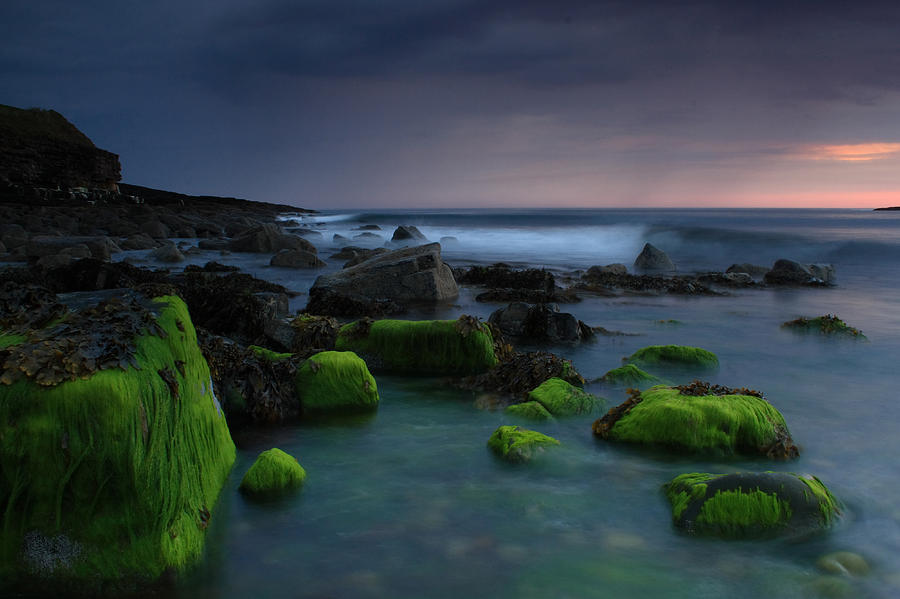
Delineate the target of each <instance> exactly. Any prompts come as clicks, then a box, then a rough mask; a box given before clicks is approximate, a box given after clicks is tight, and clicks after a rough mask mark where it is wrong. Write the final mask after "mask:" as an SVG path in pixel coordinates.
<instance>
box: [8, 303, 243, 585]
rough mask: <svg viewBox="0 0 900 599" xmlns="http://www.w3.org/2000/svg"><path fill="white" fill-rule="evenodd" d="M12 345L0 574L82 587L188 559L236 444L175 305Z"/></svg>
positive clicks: (84, 317) (60, 325) (102, 312)
mask: <svg viewBox="0 0 900 599" xmlns="http://www.w3.org/2000/svg"><path fill="white" fill-rule="evenodd" d="M21 337H22V339H21V340H20V341H19V342H18V343H14V344H9V345H7V346H5V347H4V348H3V349H2V351H0V354H2V355H0V363H3V365H4V366H3V368H4V371H3V375H2V377H0V514H2V518H3V523H2V526H3V534H2V536H0V576H2V577H3V579H4V580H5V581H6V582H9V581H11V580H15V579H18V578H22V577H32V576H37V577H40V578H46V579H50V580H58V581H60V582H61V583H63V584H65V585H66V588H68V589H70V590H71V589H79V590H80V591H85V590H87V589H90V588H95V587H98V586H100V585H103V586H104V587H105V588H110V586H109V585H112V587H113V588H114V587H115V585H116V584H119V583H121V584H127V581H131V580H146V579H155V578H158V577H159V576H160V575H161V574H162V573H163V572H164V571H166V570H175V571H177V570H181V569H184V568H185V567H187V566H189V565H190V564H192V563H193V562H195V561H196V560H197V559H198V558H199V557H200V556H201V553H202V548H203V542H204V536H205V529H206V527H207V525H208V523H209V520H210V517H211V510H212V509H213V507H214V506H215V503H216V499H217V497H218V495H219V491H220V489H221V487H222V484H223V483H224V481H225V478H226V476H227V475H228V472H229V470H230V468H231V465H232V463H233V461H234V458H235V448H234V444H233V443H232V440H231V436H230V435H229V432H228V427H227V425H226V422H225V417H224V415H223V413H222V411H221V409H220V406H219V403H218V400H217V399H216V397H215V395H214V393H213V389H212V381H211V379H210V372H209V368H208V366H207V363H206V361H205V360H204V358H203V355H202V354H201V352H200V349H199V347H198V345H197V337H196V332H195V330H194V326H193V324H192V323H191V319H190V316H189V315H188V311H187V307H186V306H185V304H184V302H183V301H182V300H181V299H179V298H178V297H174V296H167V297H160V298H156V299H154V300H153V301H149V300H143V299H134V298H132V299H131V300H130V303H129V302H124V301H122V300H121V299H116V300H109V301H107V302H103V303H101V304H99V305H98V306H96V307H93V308H90V309H85V310H83V311H81V312H77V313H70V314H67V315H65V316H63V318H62V319H61V320H60V321H56V322H55V323H53V324H51V325H48V326H47V327H45V328H44V329H39V330H34V329H32V330H28V331H27V332H23V333H22V334H21ZM7 339H8V337H7Z"/></svg>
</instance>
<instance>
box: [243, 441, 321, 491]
mask: <svg viewBox="0 0 900 599" xmlns="http://www.w3.org/2000/svg"><path fill="white" fill-rule="evenodd" d="M304 480H306V470H304V469H303V466H301V465H300V464H299V463H298V462H297V460H296V458H294V457H292V456H290V455H289V454H287V453H285V452H283V451H281V450H280V449H278V448H277V447H273V448H272V449H268V450H266V451H264V452H262V453H261V454H259V456H258V457H257V458H256V461H255V462H253V465H252V466H250V469H249V470H247V474H245V475H244V478H243V479H242V480H241V486H240V489H241V491H243V492H245V493H248V494H251V495H261V494H267V493H279V492H284V491H289V490H291V489H295V488H297V487H299V486H300V485H302V484H303V481H304Z"/></svg>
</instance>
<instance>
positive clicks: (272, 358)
mask: <svg viewBox="0 0 900 599" xmlns="http://www.w3.org/2000/svg"><path fill="white" fill-rule="evenodd" d="M247 349H249V350H250V351H252V352H253V355H255V356H256V357H257V358H259V359H260V360H266V361H268V362H280V361H281V360H286V359H288V358H290V357H291V356H293V355H294V354H291V353H281V352H276V351H272V350H271V349H268V348H266V347H260V346H259V345H250V346H248V347H247Z"/></svg>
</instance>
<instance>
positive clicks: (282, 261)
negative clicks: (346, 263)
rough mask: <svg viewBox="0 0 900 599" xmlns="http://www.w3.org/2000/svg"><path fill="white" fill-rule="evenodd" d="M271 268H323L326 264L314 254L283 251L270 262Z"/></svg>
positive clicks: (303, 251)
mask: <svg viewBox="0 0 900 599" xmlns="http://www.w3.org/2000/svg"><path fill="white" fill-rule="evenodd" d="M269 265H270V266H282V267H285V268H322V267H323V266H325V263H324V262H323V261H322V260H320V259H319V257H318V256H316V255H315V254H313V253H312V252H307V251H305V250H281V251H280V252H278V253H277V254H275V255H274V256H272V259H271V260H270V261H269Z"/></svg>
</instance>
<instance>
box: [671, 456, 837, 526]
mask: <svg viewBox="0 0 900 599" xmlns="http://www.w3.org/2000/svg"><path fill="white" fill-rule="evenodd" d="M664 488H665V492H666V496H667V497H668V499H669V502H670V503H671V504H672V520H673V522H674V523H675V525H676V526H678V527H679V528H681V529H683V530H685V531H687V532H690V533H697V534H709V535H716V536H721V537H727V538H740V537H754V536H764V535H765V536H768V535H773V534H783V533H794V534H800V533H809V532H813V531H816V530H819V529H822V528H825V527H827V526H829V525H830V524H831V523H832V522H833V521H834V520H835V519H836V518H837V517H838V516H839V515H840V513H841V512H840V507H839V504H838V501H837V500H836V499H835V498H834V496H833V495H832V494H831V492H830V491H829V490H828V489H827V488H826V487H825V485H824V484H823V483H822V481H820V480H819V479H818V478H816V477H814V476H809V475H798V474H794V473H789V472H742V473H737V474H719V475H716V474H706V473H696V472H695V473H690V474H682V475H680V476H678V477H676V478H675V479H673V480H672V481H671V482H669V483H667V484H666V485H665V486H664Z"/></svg>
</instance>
